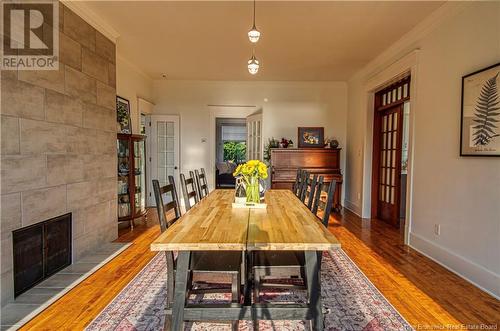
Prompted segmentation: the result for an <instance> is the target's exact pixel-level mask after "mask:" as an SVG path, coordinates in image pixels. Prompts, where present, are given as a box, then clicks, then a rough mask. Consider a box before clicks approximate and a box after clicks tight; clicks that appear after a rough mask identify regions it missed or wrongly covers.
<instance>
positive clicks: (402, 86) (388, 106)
mask: <svg viewBox="0 0 500 331" xmlns="http://www.w3.org/2000/svg"><path fill="white" fill-rule="evenodd" d="M409 100H410V77H409V76H408V77H406V78H404V79H402V80H400V81H398V82H396V83H394V84H392V85H390V86H388V87H386V88H384V89H382V90H380V91H378V92H376V93H375V98H374V117H373V159H372V193H371V217H372V218H378V217H379V215H380V210H379V209H380V207H379V194H380V190H379V188H380V168H381V126H382V117H383V115H384V114H386V113H387V112H388V111H389V112H390V111H391V110H395V109H397V113H399V115H398V129H397V131H398V134H397V148H396V149H397V153H396V175H395V181H396V189H395V193H394V194H395V197H394V202H395V204H396V207H395V208H396V210H397V211H398V215H399V208H400V206H401V177H400V176H401V147H402V131H403V118H404V117H403V113H404V112H403V105H404V103H405V102H407V101H409ZM398 218H399V217H398ZM392 224H393V225H395V226H397V227H399V221H396V220H394V221H393V222H392Z"/></svg>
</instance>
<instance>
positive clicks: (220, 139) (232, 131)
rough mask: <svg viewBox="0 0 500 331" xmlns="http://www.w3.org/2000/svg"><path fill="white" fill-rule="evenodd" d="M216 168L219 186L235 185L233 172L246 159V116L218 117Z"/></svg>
mask: <svg viewBox="0 0 500 331" xmlns="http://www.w3.org/2000/svg"><path fill="white" fill-rule="evenodd" d="M215 126H216V129H215V132H216V136H215V139H216V158H215V159H216V170H215V185H216V187H217V188H224V187H234V185H235V179H234V177H233V172H234V170H235V169H236V166H237V165H238V164H241V163H244V162H245V161H246V153H247V141H246V137H247V127H246V120H245V119H244V118H216V119H215Z"/></svg>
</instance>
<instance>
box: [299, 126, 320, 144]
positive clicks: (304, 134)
mask: <svg viewBox="0 0 500 331" xmlns="http://www.w3.org/2000/svg"><path fill="white" fill-rule="evenodd" d="M297 141H298V147H299V148H323V147H324V146H325V128H324V127H299V128H298V134H297Z"/></svg>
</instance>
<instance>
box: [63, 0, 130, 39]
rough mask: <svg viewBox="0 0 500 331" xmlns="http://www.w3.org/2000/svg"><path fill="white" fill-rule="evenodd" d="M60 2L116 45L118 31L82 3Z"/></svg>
mask: <svg viewBox="0 0 500 331" xmlns="http://www.w3.org/2000/svg"><path fill="white" fill-rule="evenodd" d="M61 2H62V3H63V4H64V5H65V6H66V7H68V8H69V9H71V10H72V11H73V12H74V13H75V14H77V15H78V16H80V17H81V18H83V19H84V20H85V21H86V22H87V23H89V24H90V25H92V26H93V27H94V28H95V29H96V30H97V31H99V32H100V33H102V34H103V35H105V36H106V37H107V38H108V39H110V40H111V41H112V42H113V43H115V44H116V40H117V39H118V37H120V34H119V33H118V31H116V30H115V29H114V28H113V27H112V26H111V25H109V24H108V23H107V22H106V21H105V20H104V19H102V18H101V17H100V16H98V15H97V14H96V13H95V12H93V11H92V10H91V9H89V8H88V7H87V5H85V3H84V2H83V1H71V0H61Z"/></svg>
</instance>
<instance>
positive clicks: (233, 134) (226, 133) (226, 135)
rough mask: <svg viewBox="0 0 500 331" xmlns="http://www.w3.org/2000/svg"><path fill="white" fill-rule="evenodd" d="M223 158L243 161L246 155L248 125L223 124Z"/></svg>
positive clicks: (238, 161)
mask: <svg viewBox="0 0 500 331" xmlns="http://www.w3.org/2000/svg"><path fill="white" fill-rule="evenodd" d="M221 131H222V132H221V138H222V143H223V160H224V161H232V162H234V163H242V162H244V161H245V156H246V150H247V146H246V135H247V132H246V127H245V126H241V125H222V127H221Z"/></svg>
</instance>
